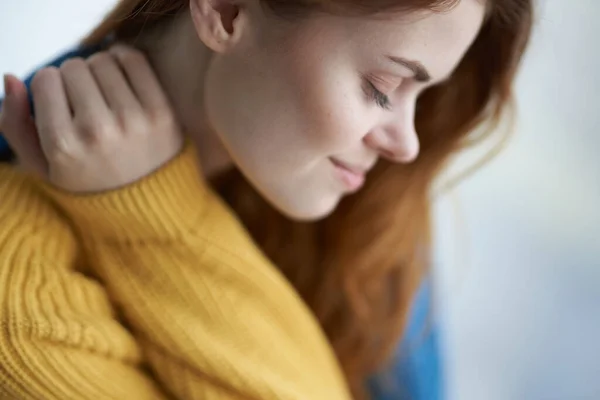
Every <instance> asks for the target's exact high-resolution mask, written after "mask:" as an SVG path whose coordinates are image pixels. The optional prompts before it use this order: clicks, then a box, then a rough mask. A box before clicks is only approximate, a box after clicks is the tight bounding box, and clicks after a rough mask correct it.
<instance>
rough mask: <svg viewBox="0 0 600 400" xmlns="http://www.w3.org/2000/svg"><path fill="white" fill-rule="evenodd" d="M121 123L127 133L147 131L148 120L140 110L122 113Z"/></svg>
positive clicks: (140, 133) (135, 133) (143, 132)
mask: <svg viewBox="0 0 600 400" xmlns="http://www.w3.org/2000/svg"><path fill="white" fill-rule="evenodd" d="M122 124H123V127H124V129H125V131H126V132H127V134H129V135H144V134H147V133H148V129H149V126H148V121H147V120H146V118H145V117H144V115H143V114H142V113H141V112H128V113H123V117H122Z"/></svg>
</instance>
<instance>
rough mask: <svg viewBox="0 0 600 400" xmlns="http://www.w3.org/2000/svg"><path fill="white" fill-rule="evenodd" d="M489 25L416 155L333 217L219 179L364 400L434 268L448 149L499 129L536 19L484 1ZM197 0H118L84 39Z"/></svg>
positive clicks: (440, 5) (146, 24)
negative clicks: (435, 194)
mask: <svg viewBox="0 0 600 400" xmlns="http://www.w3.org/2000/svg"><path fill="white" fill-rule="evenodd" d="M260 1H261V2H262V3H264V4H265V6H267V8H268V9H270V10H272V11H273V12H274V13H275V14H278V15H281V16H285V17H288V18H290V17H291V18H293V17H302V16H305V15H306V14H309V13H310V12H311V11H315V10H319V11H326V12H333V13H353V14H356V13H359V14H365V15H379V14H381V15H383V16H385V14H386V13H391V12H397V11H408V10H414V9H431V10H433V11H443V10H445V9H447V8H448V7H452V6H453V5H455V4H456V3H457V2H458V1H460V0H328V1H325V0H260ZM487 1H488V15H487V18H486V20H485V21H484V24H483V26H482V28H481V30H480V32H479V34H478V36H477V38H476V39H475V41H474V43H473V45H472V46H471V48H470V49H469V50H468V52H467V54H466V55H465V57H464V59H463V60H462V61H461V63H460V65H459V66H458V68H457V70H456V71H455V73H454V74H453V76H452V77H451V78H450V79H449V80H448V81H447V82H445V83H444V84H442V85H439V86H436V87H432V88H430V89H429V90H427V91H426V92H425V93H423V94H422V95H421V96H420V98H419V100H418V103H417V114H416V121H415V122H416V128H417V132H418V133H419V139H420V143H421V153H420V155H419V158H418V159H417V160H416V161H415V162H413V163H412V164H410V165H393V164H390V163H385V162H381V163H380V164H379V165H378V166H377V167H376V168H375V169H374V171H373V172H372V173H370V175H369V181H368V183H367V185H366V187H365V188H364V189H363V190H362V191H361V192H360V193H358V194H356V195H354V196H351V197H348V198H347V199H345V200H344V201H342V203H341V204H340V205H339V207H338V209H337V210H336V211H335V213H334V214H333V215H331V216H330V217H328V218H326V219H324V220H322V221H319V222H314V223H298V222H293V221H290V220H288V219H286V218H285V217H283V216H282V215H281V214H279V213H278V212H277V211H275V210H274V209H273V208H272V207H271V206H270V205H269V204H267V203H266V202H265V201H264V200H263V199H262V198H261V196H259V194H258V193H257V192H256V191H255V190H254V189H253V188H252V186H251V185H250V184H249V183H248V182H247V181H246V180H245V179H244V178H243V177H242V175H241V174H240V173H239V172H237V171H232V172H231V173H229V174H228V175H227V176H225V177H222V178H221V179H219V180H218V181H217V182H215V188H216V189H217V190H218V192H219V193H220V194H221V195H222V196H223V198H224V199H225V200H226V201H228V203H229V204H230V206H231V207H232V209H233V210H234V211H235V212H236V213H237V214H238V216H239V217H240V218H241V220H242V221H243V222H244V224H245V225H246V227H247V229H248V230H249V232H250V233H251V234H252V236H253V237H254V239H255V241H256V243H257V244H258V245H259V246H260V247H261V248H262V249H263V251H264V252H265V253H266V254H267V255H268V256H269V257H270V258H271V260H272V261H273V262H274V263H275V265H277V266H278V267H279V268H280V269H281V271H282V272H283V273H284V274H285V275H286V276H287V278H288V279H289V280H290V281H291V282H292V283H293V285H294V286H295V287H296V289H297V290H298V292H299V293H300V294H301V295H302V296H303V298H304V300H305V301H306V303H307V304H308V305H309V306H310V308H311V309H312V311H313V312H314V313H315V315H316V316H317V318H318V319H319V321H320V323H321V325H322V327H323V329H324V331H325V332H326V334H327V335H328V337H329V340H330V342H331V344H332V346H333V348H334V349H335V352H336V354H337V356H338V358H339V361H340V364H341V366H342V368H343V370H344V372H345V375H346V378H347V380H348V383H349V385H350V387H351V388H352V391H353V393H354V396H355V398H356V399H362V398H366V397H367V394H366V390H365V383H366V380H367V378H368V377H370V376H371V375H372V374H373V373H375V372H377V371H380V370H381V369H382V368H384V366H385V364H386V362H388V361H389V359H390V358H391V356H392V354H393V353H394V350H395V348H396V346H397V344H398V341H399V338H400V336H401V334H402V332H403V328H404V325H405V322H406V318H407V313H408V308H409V305H410V301H411V298H412V296H413V293H414V290H415V288H416V287H417V286H418V284H419V281H420V279H421V277H422V275H423V273H424V271H425V270H426V268H427V265H428V263H429V259H428V253H429V250H430V229H431V224H430V211H431V210H430V191H431V186H432V182H433V181H434V179H435V177H436V175H437V174H438V172H439V171H440V170H441V169H442V168H443V167H444V165H445V163H446V162H447V160H448V158H449V156H450V155H452V154H453V153H455V152H456V151H457V150H460V149H461V148H462V147H464V146H465V144H466V143H467V139H468V134H469V132H471V131H472V130H473V129H474V128H475V127H477V126H478V125H480V124H481V123H483V122H486V123H489V125H488V126H489V127H490V130H491V129H493V128H494V127H495V126H496V125H497V124H498V122H499V120H500V117H501V116H502V114H503V111H504V110H505V109H506V107H507V105H509V104H510V101H511V95H512V83H513V79H514V77H515V73H516V70H517V67H518V64H519V62H520V59H521V57H522V54H523V51H524V49H525V47H526V44H527V41H528V38H529V35H530V30H531V25H532V0H487ZM188 3H189V0H121V1H120V3H119V4H118V5H117V6H116V8H115V9H114V10H113V11H112V12H111V13H110V14H109V15H108V16H107V17H106V19H105V20H104V21H103V22H102V23H101V24H100V26H99V27H97V28H96V29H95V30H94V31H93V32H92V33H91V34H90V36H88V37H87V38H86V39H85V40H84V43H85V44H95V43H99V42H101V41H102V40H103V39H104V38H105V37H107V36H108V35H109V34H115V35H116V36H117V37H118V38H119V39H121V40H125V41H127V40H132V39H135V38H136V37H137V36H138V35H139V34H140V33H141V31H142V30H143V29H151V28H153V27H155V26H158V25H162V24H164V23H168V22H169V21H170V20H172V19H173V17H174V16H175V15H178V14H179V13H181V12H184V11H185V9H186V7H187V6H188Z"/></svg>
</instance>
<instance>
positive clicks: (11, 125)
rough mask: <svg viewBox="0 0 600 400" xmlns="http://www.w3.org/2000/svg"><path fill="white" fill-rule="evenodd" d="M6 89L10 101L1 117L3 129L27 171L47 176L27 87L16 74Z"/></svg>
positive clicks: (6, 77) (1, 127) (9, 78)
mask: <svg viewBox="0 0 600 400" xmlns="http://www.w3.org/2000/svg"><path fill="white" fill-rule="evenodd" d="M4 88H5V94H6V98H5V99H4V103H3V106H2V113H1V115H0V130H1V131H2V133H3V135H4V137H5V139H6V141H7V142H8V144H9V145H10V147H11V148H12V150H13V151H14V152H15V154H16V155H17V158H18V160H19V163H20V164H21V165H22V166H23V167H24V168H25V169H26V170H27V171H30V172H33V173H34V174H36V175H38V176H45V175H46V173H47V171H48V164H47V162H46V157H45V156H44V153H43V151H42V148H41V146H40V142H39V138H38V133H37V129H36V127H35V124H34V122H33V118H32V117H31V107H30V106H29V97H28V94H27V88H26V87H25V84H24V83H23V82H21V81H20V80H19V79H18V78H16V77H14V76H12V75H7V76H5V78H4Z"/></svg>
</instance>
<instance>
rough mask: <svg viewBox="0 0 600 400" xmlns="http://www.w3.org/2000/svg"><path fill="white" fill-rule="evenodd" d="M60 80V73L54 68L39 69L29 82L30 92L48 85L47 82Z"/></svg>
mask: <svg viewBox="0 0 600 400" xmlns="http://www.w3.org/2000/svg"><path fill="white" fill-rule="evenodd" d="M55 79H60V71H59V70H58V68H56V67H46V68H42V69H40V70H39V71H38V72H36V74H35V75H34V76H33V79H32V80H31V90H33V91H37V90H40V89H42V88H43V87H45V86H46V85H48V82H50V81H53V80H55Z"/></svg>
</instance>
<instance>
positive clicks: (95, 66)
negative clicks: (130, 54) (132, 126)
mask: <svg viewBox="0 0 600 400" xmlns="http://www.w3.org/2000/svg"><path fill="white" fill-rule="evenodd" d="M87 62H88V65H89V66H90V70H91V71H92V74H93V76H94V77H95V79H96V82H97V83H98V86H99V87H100V90H101V91H102V94H103V96H104V99H105V100H106V102H107V104H108V107H109V108H110V109H111V110H112V111H113V112H116V113H117V114H119V115H127V114H128V113H129V112H130V111H133V110H139V109H140V108H141V105H140V103H139V101H138V99H137V98H136V97H135V94H134V93H133V91H132V89H131V87H130V86H129V82H127V79H126V78H125V75H123V71H122V70H121V68H120V67H119V65H118V64H117V61H116V59H115V58H114V57H113V56H112V55H111V54H109V53H106V52H102V53H97V54H95V55H93V56H92V57H90V58H89V59H88V60H87Z"/></svg>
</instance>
